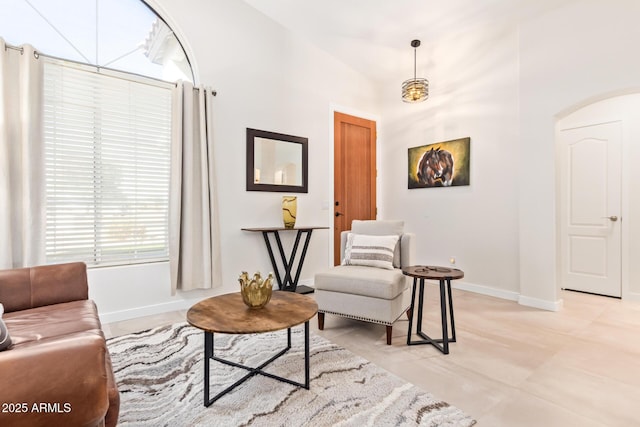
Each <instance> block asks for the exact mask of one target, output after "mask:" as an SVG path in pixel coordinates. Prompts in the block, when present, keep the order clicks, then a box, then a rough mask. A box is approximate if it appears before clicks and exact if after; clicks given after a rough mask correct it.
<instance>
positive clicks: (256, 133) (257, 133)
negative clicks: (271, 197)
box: [247, 128, 309, 193]
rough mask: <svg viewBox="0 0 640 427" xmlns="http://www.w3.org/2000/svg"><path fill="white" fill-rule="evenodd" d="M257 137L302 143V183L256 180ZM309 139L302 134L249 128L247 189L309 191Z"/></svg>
mask: <svg viewBox="0 0 640 427" xmlns="http://www.w3.org/2000/svg"><path fill="white" fill-rule="evenodd" d="M256 138H264V139H273V140H275V141H283V142H290V143H292V144H300V145H301V148H302V156H301V157H302V158H301V159H300V165H301V167H302V185H286V184H260V183H256V182H255V176H254V171H255V158H254V153H255V142H256ZM308 144H309V139H308V138H304V137H301V136H293V135H285V134H282V133H275V132H267V131H264V130H257V129H250V128H247V191H275V192H286V193H308V192H309V179H308V177H309V172H308V166H309V147H308Z"/></svg>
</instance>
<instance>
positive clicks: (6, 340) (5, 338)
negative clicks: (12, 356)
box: [0, 304, 11, 351]
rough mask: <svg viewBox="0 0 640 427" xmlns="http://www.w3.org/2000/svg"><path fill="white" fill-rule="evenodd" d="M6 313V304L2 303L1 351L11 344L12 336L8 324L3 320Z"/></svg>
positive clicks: (0, 313)
mask: <svg viewBox="0 0 640 427" xmlns="http://www.w3.org/2000/svg"><path fill="white" fill-rule="evenodd" d="M3 314H4V306H3V305H2V304H0V351H2V350H6V349H8V348H9V346H10V345H11V337H10V336H9V331H8V330H7V325H5V324H4V322H3V321H2V315H3Z"/></svg>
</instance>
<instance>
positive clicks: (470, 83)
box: [381, 27, 519, 299]
mask: <svg viewBox="0 0 640 427" xmlns="http://www.w3.org/2000/svg"><path fill="white" fill-rule="evenodd" d="M422 57H428V63H429V65H428V66H427V67H420V66H419V67H418V69H419V70H420V71H419V72H418V74H419V76H421V77H426V78H427V79H429V80H430V85H431V87H430V89H431V94H430V98H429V99H428V100H427V101H425V102H423V103H419V104H405V103H403V102H402V101H401V99H400V84H401V82H402V81H403V80H405V79H406V78H409V76H410V75H411V73H412V69H411V68H407V69H406V73H405V74H404V75H398V76H397V78H396V79H395V80H394V81H389V82H387V84H386V90H385V92H384V95H385V97H384V100H383V102H384V103H383V124H384V125H383V130H382V133H383V138H384V141H385V144H384V146H383V148H382V156H381V157H382V158H383V159H384V161H383V166H382V168H383V170H382V174H383V177H382V182H383V184H382V185H383V195H382V199H383V203H384V207H383V209H384V215H385V217H386V218H389V219H391V218H397V219H404V220H405V228H406V229H407V230H408V231H411V232H414V233H416V234H417V237H418V238H417V248H416V249H417V251H416V252H417V253H416V255H417V259H416V262H418V263H421V264H436V265H449V258H450V257H452V256H454V257H455V258H456V265H457V266H458V267H459V268H461V269H462V270H463V271H464V272H465V278H464V279H463V280H462V281H456V282H455V285H458V286H460V285H461V282H462V286H464V287H465V288H471V289H473V290H476V291H480V292H486V293H489V294H492V295H496V296H500V297H504V298H510V299H516V298H517V293H518V291H519V283H518V281H519V264H518V263H519V258H518V214H517V211H518V206H517V203H518V181H517V175H518V162H517V159H518V144H517V140H518V115H517V111H518V103H517V95H518V80H517V77H518V62H517V59H518V38H517V32H516V31H515V30H514V29H513V28H494V27H491V28H489V27H484V28H478V29H475V30H474V31H473V32H469V33H465V34H458V35H456V36H455V37H452V38H450V39H447V40H442V41H439V43H438V44H437V45H436V46H430V45H428V44H423V47H421V48H420V49H419V50H418V58H419V59H420V58H422ZM463 137H471V183H470V186H464V187H449V188H430V189H413V190H408V189H407V149H408V148H410V147H416V146H420V145H425V144H432V143H436V142H440V141H446V140H451V139H456V138H463Z"/></svg>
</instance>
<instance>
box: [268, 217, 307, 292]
mask: <svg viewBox="0 0 640 427" xmlns="http://www.w3.org/2000/svg"><path fill="white" fill-rule="evenodd" d="M312 231H313V230H311V229H308V230H303V229H300V230H298V231H297V233H296V239H295V242H294V244H293V248H292V249H291V254H290V255H289V258H288V259H287V256H286V254H285V252H284V247H283V246H282V240H281V239H280V234H279V233H278V230H268V231H263V232H262V235H263V236H264V241H265V244H266V245H267V251H268V252H269V259H270V261H271V266H272V267H273V270H274V274H275V276H276V281H277V282H278V289H280V290H283V291H289V292H297V293H301V294H308V293H312V292H313V288H310V287H308V286H298V280H299V279H300V273H301V272H302V265H303V264H304V259H305V257H306V255H307V248H308V247H309V241H310V240H311V232H312ZM269 233H273V235H274V237H275V240H276V245H277V248H278V253H279V254H280V259H281V261H282V269H283V270H284V274H281V272H280V268H278V264H277V262H276V257H275V255H274V251H273V248H272V246H271V240H270V239H269ZM302 233H306V237H305V241H304V244H303V247H302V252H301V253H300V259H299V260H298V268H297V270H296V274H295V276H293V275H292V270H293V265H294V264H295V259H296V256H297V255H298V248H299V246H300V238H301V237H302Z"/></svg>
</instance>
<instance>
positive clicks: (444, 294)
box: [402, 265, 464, 354]
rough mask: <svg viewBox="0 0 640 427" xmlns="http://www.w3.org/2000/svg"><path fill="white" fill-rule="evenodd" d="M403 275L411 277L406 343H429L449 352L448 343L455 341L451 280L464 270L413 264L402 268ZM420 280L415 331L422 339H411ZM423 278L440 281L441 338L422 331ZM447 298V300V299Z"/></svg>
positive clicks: (459, 277) (458, 276)
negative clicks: (417, 288)
mask: <svg viewBox="0 0 640 427" xmlns="http://www.w3.org/2000/svg"><path fill="white" fill-rule="evenodd" d="M402 273H404V275H405V276H410V277H413V291H412V293H411V308H410V311H411V316H410V317H409V332H408V334H407V345H419V344H431V345H433V346H434V347H436V348H437V349H438V350H440V351H441V352H443V353H444V354H449V343H450V342H456V324H455V322H454V320H453V298H452V297H451V281H452V280H455V279H461V278H463V277H464V272H463V271H462V270H458V269H457V268H449V267H438V266H429V265H413V266H411V267H406V268H403V269H402ZM418 279H419V280H420V294H419V296H418V325H417V331H416V333H417V334H418V335H419V336H420V337H421V338H422V340H416V341H412V340H411V329H412V326H413V315H414V313H415V310H414V306H415V299H416V287H417V282H418ZM425 279H432V280H438V281H439V282H440V316H441V318H442V338H438V339H436V338H431V337H429V336H428V335H427V334H425V333H424V332H422V306H423V301H424V281H425ZM447 300H448V301H447ZM447 302H448V303H449V318H450V319H449V320H450V321H451V338H449V333H448V330H447V329H448V327H447V323H448V322H447Z"/></svg>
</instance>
